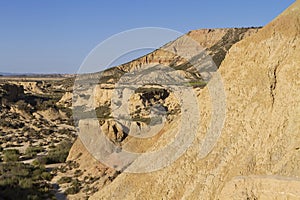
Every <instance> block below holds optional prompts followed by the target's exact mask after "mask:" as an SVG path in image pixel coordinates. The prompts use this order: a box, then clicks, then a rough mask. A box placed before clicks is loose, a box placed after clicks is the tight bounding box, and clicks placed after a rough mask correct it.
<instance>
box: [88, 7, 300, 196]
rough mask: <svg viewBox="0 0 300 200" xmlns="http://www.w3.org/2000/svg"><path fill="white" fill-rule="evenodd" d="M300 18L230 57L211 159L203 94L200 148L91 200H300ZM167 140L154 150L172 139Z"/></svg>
mask: <svg viewBox="0 0 300 200" xmlns="http://www.w3.org/2000/svg"><path fill="white" fill-rule="evenodd" d="M299 16H300V2H299V1H297V2H296V3H294V5H293V6H291V7H290V8H289V9H288V10H287V11H285V12H284V13H283V14H281V15H280V16H279V17H278V18H276V19H275V20H274V21H273V22H271V23H270V24H269V25H267V26H266V27H264V28H263V29H261V30H259V31H258V32H257V33H256V34H253V35H251V36H250V37H247V38H245V39H243V40H242V41H240V42H238V43H236V44H234V45H233V46H232V47H231V48H230V49H229V53H228V55H226V57H225V60H224V61H222V62H221V66H220V69H219V73H220V74H221V76H222V78H223V83H224V89H225V93H226V99H225V100H226V121H225V124H224V126H223V129H222V133H221V136H220V138H219V139H218V141H217V144H216V146H215V147H214V148H213V149H212V151H211V152H209V154H208V155H207V156H205V157H200V156H199V149H201V148H200V147H201V144H202V141H203V138H204V136H205V134H206V130H207V127H208V126H209V124H210V119H211V114H210V113H211V111H212V107H211V103H210V96H209V89H208V87H205V88H204V89H203V90H200V91H199V93H198V98H199V101H200V102H201V106H200V108H199V109H200V115H201V116H203V117H202V118H201V122H200V127H199V128H198V129H197V134H196V140H195V141H194V143H193V145H192V146H191V147H190V148H189V149H188V150H187V151H186V152H185V153H184V155H183V156H181V157H180V158H179V159H178V160H176V161H175V162H174V163H172V164H170V165H169V166H167V167H165V168H163V169H161V170H159V171H155V172H151V173H143V174H134V173H122V174H120V175H119V176H118V177H117V178H116V179H115V180H114V181H113V182H112V183H111V184H109V185H107V186H106V187H104V188H103V189H102V190H100V191H99V192H97V193H96V194H95V195H93V196H92V198H91V199H141V198H144V199H224V198H225V199H231V198H233V199H240V198H248V199H251V198H252V199H257V198H262V199H268V198H269V197H274V198H284V199H287V198H291V199H299V198H300V196H299V190H298V188H299V177H300V167H299V166H300V152H299V144H300V138H299V134H300V132H299V130H300V121H299V116H300V104H299V102H300V95H299V89H300V82H299V71H300V68H299V66H300V61H299V57H300V54H299V52H300V49H299V47H300V40H299V35H300V23H299V21H300V17H299ZM222 37H223V36H222ZM211 46H213V45H211ZM225 49H226V48H225ZM171 129H174V127H173V126H172V128H171ZM167 133H168V131H167V130H166V131H165V133H164V135H165V134H166V136H165V137H162V138H163V139H162V138H161V139H157V140H156V144H155V145H154V147H152V149H151V150H154V151H155V150H157V149H158V148H157V146H159V144H160V143H161V142H165V141H172V139H174V136H173V135H168V134H167ZM162 140H163V141H162ZM239 177H242V178H239ZM276 177H280V178H276ZM267 183H268V185H266V184H267ZM274 190H277V191H276V192H274ZM222 195H224V196H222Z"/></svg>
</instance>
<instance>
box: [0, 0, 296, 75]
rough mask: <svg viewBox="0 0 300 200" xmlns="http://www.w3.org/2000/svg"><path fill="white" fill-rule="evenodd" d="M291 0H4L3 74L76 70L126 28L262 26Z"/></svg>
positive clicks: (0, 22)
mask: <svg viewBox="0 0 300 200" xmlns="http://www.w3.org/2000/svg"><path fill="white" fill-rule="evenodd" d="M293 2H294V0H285V1H274V0H252V1H241V0H210V1H202V0H185V1H183V0H181V1H179V0H172V1H169V0H160V1H158V0H151V1H146V0H139V1H138V0H127V1H125V0H110V1H96V0H89V1H87V0H86V1H84V0H81V1H79V0H43V1H41V0H26V1H25V0H0V72H14V73H24V72H29V73H74V72H76V71H77V70H78V69H79V67H80V65H81V63H82V62H83V60H84V58H85V57H86V56H87V55H88V53H89V52H90V51H91V50H92V49H93V48H94V47H95V46H96V45H98V44H99V43H100V42H102V41H104V40H105V39H107V38H108V37H110V36H112V35H114V34H117V33H119V32H122V31H126V30H128V29H133V28H139V27H163V28H169V29H174V30H176V31H179V32H183V33H186V32H188V31H189V30H193V29H200V28H223V27H248V26H263V25H266V24H267V23H269V22H270V21H271V20H272V19H273V18H274V17H276V16H277V15H278V14H280V13H281V12H282V11H284V10H285V9H286V8H287V7H288V6H289V5H291V4H292V3H293ZM166 42H168V41H166Z"/></svg>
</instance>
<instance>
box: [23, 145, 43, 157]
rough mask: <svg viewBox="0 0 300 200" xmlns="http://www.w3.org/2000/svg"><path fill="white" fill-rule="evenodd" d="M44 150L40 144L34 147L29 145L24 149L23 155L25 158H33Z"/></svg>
mask: <svg viewBox="0 0 300 200" xmlns="http://www.w3.org/2000/svg"><path fill="white" fill-rule="evenodd" d="M43 150H44V148H43V147H40V146H36V147H33V146H29V147H28V148H27V149H26V151H25V156H26V157H27V158H33V157H35V156H36V155H37V154H38V153H40V152H42V151H43Z"/></svg>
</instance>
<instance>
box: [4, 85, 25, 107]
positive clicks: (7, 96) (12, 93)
mask: <svg viewBox="0 0 300 200" xmlns="http://www.w3.org/2000/svg"><path fill="white" fill-rule="evenodd" d="M0 87H1V88H0V95H1V96H0V98H1V99H2V104H6V103H9V102H16V101H18V100H19V99H21V98H23V97H24V88H23V87H22V86H17V85H14V84H4V85H1V86H0ZM4 101H5V102H6V103H5V102H4Z"/></svg>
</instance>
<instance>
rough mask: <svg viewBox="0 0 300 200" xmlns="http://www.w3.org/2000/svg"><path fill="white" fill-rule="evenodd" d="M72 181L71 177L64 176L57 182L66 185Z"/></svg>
mask: <svg viewBox="0 0 300 200" xmlns="http://www.w3.org/2000/svg"><path fill="white" fill-rule="evenodd" d="M71 181H72V178H71V177H67V176H63V177H61V178H60V179H59V180H58V181H57V183H58V184H64V183H71Z"/></svg>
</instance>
